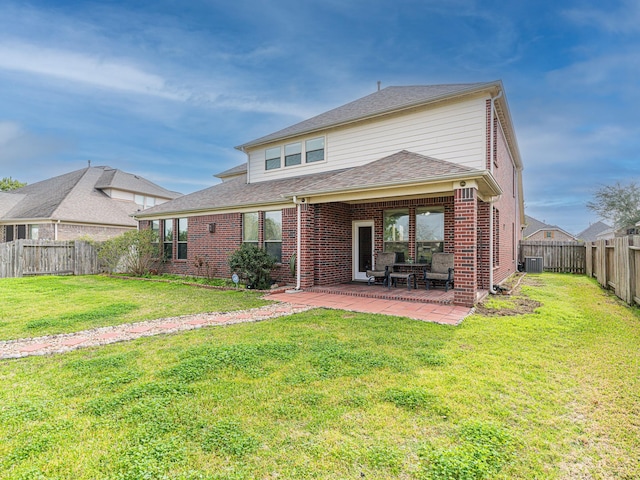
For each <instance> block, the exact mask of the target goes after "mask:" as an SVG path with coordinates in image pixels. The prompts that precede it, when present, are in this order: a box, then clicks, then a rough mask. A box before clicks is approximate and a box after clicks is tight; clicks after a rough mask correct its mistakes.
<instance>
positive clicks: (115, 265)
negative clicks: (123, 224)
mask: <svg viewBox="0 0 640 480" xmlns="http://www.w3.org/2000/svg"><path fill="white" fill-rule="evenodd" d="M157 241H158V239H157V236H156V233H155V232H153V231H152V230H136V231H134V230H131V231H129V232H126V233H123V234H122V235H119V236H117V237H114V238H111V239H109V240H107V241H105V242H103V243H102V244H101V245H100V247H99V249H98V258H99V259H100V262H102V264H103V265H104V266H105V268H106V269H107V271H108V272H109V273H114V272H121V273H131V274H133V275H146V274H148V273H149V271H150V270H151V269H152V267H153V266H154V265H155V263H156V262H157V260H158V255H159V246H158V243H157Z"/></svg>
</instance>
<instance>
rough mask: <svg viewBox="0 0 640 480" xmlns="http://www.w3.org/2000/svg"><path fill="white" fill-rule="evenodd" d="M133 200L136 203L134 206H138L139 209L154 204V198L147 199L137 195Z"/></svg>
mask: <svg viewBox="0 0 640 480" xmlns="http://www.w3.org/2000/svg"><path fill="white" fill-rule="evenodd" d="M133 199H134V201H135V202H136V205H138V207H140V208H141V209H145V208H149V207H153V206H154V205H155V204H156V199H155V197H147V196H145V195H139V194H137V193H136V194H135V195H134V196H133Z"/></svg>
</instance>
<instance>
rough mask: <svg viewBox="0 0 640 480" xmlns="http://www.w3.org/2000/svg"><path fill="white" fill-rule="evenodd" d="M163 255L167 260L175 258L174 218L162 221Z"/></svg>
mask: <svg viewBox="0 0 640 480" xmlns="http://www.w3.org/2000/svg"><path fill="white" fill-rule="evenodd" d="M162 224H163V225H162V257H163V258H164V259H165V260H171V259H172V258H173V220H163V221H162Z"/></svg>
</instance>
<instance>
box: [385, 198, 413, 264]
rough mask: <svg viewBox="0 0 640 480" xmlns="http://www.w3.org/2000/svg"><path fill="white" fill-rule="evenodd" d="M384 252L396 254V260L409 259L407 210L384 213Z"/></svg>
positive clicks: (386, 211)
mask: <svg viewBox="0 0 640 480" xmlns="http://www.w3.org/2000/svg"><path fill="white" fill-rule="evenodd" d="M383 224H384V235H383V237H384V251H385V252H396V259H397V260H398V261H399V262H403V261H406V260H408V259H409V257H410V255H409V209H407V208H401V209H394V210H385V211H384V221H383Z"/></svg>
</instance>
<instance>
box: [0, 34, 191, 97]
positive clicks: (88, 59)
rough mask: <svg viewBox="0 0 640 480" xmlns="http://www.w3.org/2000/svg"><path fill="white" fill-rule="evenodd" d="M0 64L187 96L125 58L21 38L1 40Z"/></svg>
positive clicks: (113, 87)
mask: <svg viewBox="0 0 640 480" xmlns="http://www.w3.org/2000/svg"><path fill="white" fill-rule="evenodd" d="M0 68H1V69H6V70H13V71H17V72H23V73H30V74H36V75H44V76H50V77H56V78H59V79H62V80H68V81H71V82H79V83H84V84H88V85H92V86H95V87H100V88H106V89H109V90H117V91H122V92H131V93H138V94H144V95H152V96H158V97H163V98H167V99H172V100H184V99H185V98H186V95H185V93H184V92H180V91H178V90H175V89H172V88H171V87H170V86H169V85H168V84H167V82H166V81H165V80H164V79H163V78H162V77H160V76H158V75H155V74H152V73H147V72H145V71H143V70H142V69H140V68H138V67H136V66H135V65H132V64H129V63H127V62H126V61H123V60H117V59H108V58H102V57H100V56H91V55H87V54H83V53H76V52H70V51H65V50H57V49H51V48H44V47H42V46H36V45H31V44H27V43H22V42H3V43H0Z"/></svg>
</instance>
